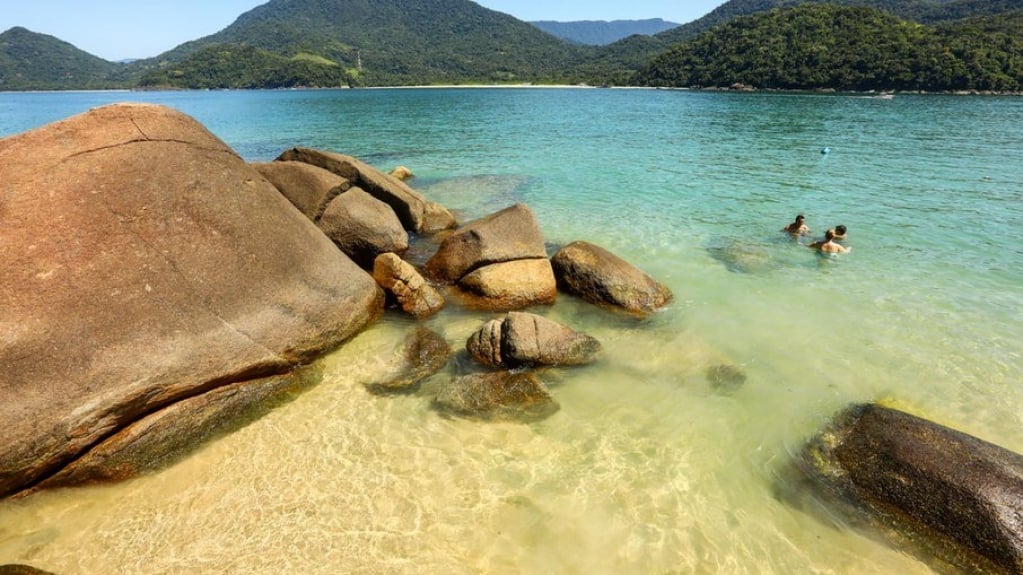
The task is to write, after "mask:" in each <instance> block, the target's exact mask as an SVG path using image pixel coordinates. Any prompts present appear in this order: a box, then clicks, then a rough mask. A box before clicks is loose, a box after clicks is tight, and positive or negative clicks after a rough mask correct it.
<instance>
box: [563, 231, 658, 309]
mask: <svg viewBox="0 0 1023 575" xmlns="http://www.w3.org/2000/svg"><path fill="white" fill-rule="evenodd" d="M551 264H552V265H553V266H554V276H555V277H556V278H557V279H558V287H560V288H562V289H564V290H565V291H567V292H569V293H572V294H575V295H577V296H579V297H581V298H583V299H584V300H586V301H588V302H590V303H595V304H598V305H603V306H609V307H612V308H618V309H622V310H625V311H627V312H629V313H632V314H635V315H639V316H645V315H647V314H649V313H651V312H653V311H655V310H657V309H659V308H661V307H664V306H665V305H667V304H668V303H669V302H671V300H672V293H671V290H669V289H668V288H667V287H666V286H664V285H663V284H661V283H660V282H658V281H657V280H655V279H653V278H651V277H650V276H648V275H647V274H646V273H644V272H643V271H642V270H640V269H639V268H637V267H635V266H633V265H632V264H630V263H629V262H627V261H625V260H623V259H622V258H620V257H618V256H616V255H614V254H613V253H611V252H609V251H607V250H605V249H604V248H602V247H600V246H595V245H593V244H591V243H589V242H573V243H571V244H568V245H567V246H565V247H563V248H561V249H560V250H559V251H558V253H556V254H554V257H553V258H551Z"/></svg>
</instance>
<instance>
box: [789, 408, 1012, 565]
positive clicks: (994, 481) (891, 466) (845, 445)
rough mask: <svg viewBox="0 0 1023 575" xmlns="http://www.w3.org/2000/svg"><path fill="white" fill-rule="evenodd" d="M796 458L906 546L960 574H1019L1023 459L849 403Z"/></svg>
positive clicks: (896, 415) (928, 423)
mask: <svg viewBox="0 0 1023 575" xmlns="http://www.w3.org/2000/svg"><path fill="white" fill-rule="evenodd" d="M800 464H801V467H802V469H803V470H804V472H806V473H807V474H808V475H809V476H810V477H811V478H813V480H814V481H815V482H816V484H817V485H818V486H819V487H823V488H824V490H825V493H829V494H838V495H839V496H840V497H841V498H842V499H843V500H844V501H849V502H852V503H854V504H855V505H857V506H859V507H860V508H861V509H864V510H865V511H866V512H867V513H869V514H870V516H871V517H873V518H874V524H875V525H877V526H879V527H880V528H881V529H882V530H884V529H887V528H893V529H894V532H893V533H894V537H895V538H896V540H900V541H905V542H908V544H909V545H911V546H912V547H914V548H913V549H911V551H914V552H916V553H919V554H921V555H928V556H932V557H934V558H937V559H940V560H941V561H945V562H947V563H948V564H951V565H952V566H954V567H956V568H958V569H963V570H965V571H968V572H985V573H987V572H998V573H1023V456H1020V455H1019V454H1016V453H1013V452H1011V451H1008V450H1006V449H1003V448H1001V447H999V446H997V445H993V444H991V443H988V442H986V441H983V440H981V439H978V438H976V437H973V436H970V435H967V434H965V433H962V432H960V431H956V430H953V429H949V428H948V427H944V426H941V425H939V424H937V423H934V422H931V421H927V420H924V419H921V418H918V417H915V416H913V415H909V414H907V413H904V412H901V411H897V410H894V409H889V408H885V407H881V406H879V405H874V404H868V405H856V406H853V407H851V408H849V409H847V410H845V411H843V412H842V413H840V414H839V415H838V416H837V417H836V418H835V421H834V422H833V424H832V425H831V426H830V427H829V428H828V429H826V430H824V431H823V432H822V433H820V434H819V435H818V436H817V437H816V438H814V439H813V440H812V441H811V442H810V443H809V444H808V445H807V447H806V449H805V450H804V452H803V454H802V458H801V460H800Z"/></svg>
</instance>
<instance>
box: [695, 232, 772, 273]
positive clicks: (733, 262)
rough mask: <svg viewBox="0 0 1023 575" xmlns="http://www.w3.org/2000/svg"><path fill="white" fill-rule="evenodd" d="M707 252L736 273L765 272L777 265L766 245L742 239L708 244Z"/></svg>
mask: <svg viewBox="0 0 1023 575" xmlns="http://www.w3.org/2000/svg"><path fill="white" fill-rule="evenodd" d="M707 253H708V254H710V256H711V257H713V258H714V259H716V260H718V261H719V262H721V263H722V264H724V266H725V267H726V268H728V270H729V271H733V272H738V273H747V274H758V273H765V272H769V271H771V270H773V269H775V268H777V267H778V264H777V262H775V261H774V259H773V258H772V257H771V252H770V251H769V250H768V249H767V248H766V247H764V246H759V245H756V244H751V243H750V242H749V241H744V240H729V241H726V242H724V243H721V244H720V245H716V246H710V247H708V248H707Z"/></svg>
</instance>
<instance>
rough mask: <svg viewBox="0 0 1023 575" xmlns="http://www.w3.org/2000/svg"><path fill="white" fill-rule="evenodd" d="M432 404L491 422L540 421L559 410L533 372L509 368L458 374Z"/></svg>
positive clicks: (451, 413) (455, 413)
mask: <svg viewBox="0 0 1023 575" xmlns="http://www.w3.org/2000/svg"><path fill="white" fill-rule="evenodd" d="M434 405H435V407H436V408H437V410H438V411H440V412H441V413H445V414H448V415H456V416H460V417H468V418H472V419H484V420H490V421H523V422H531V421H539V420H541V419H545V418H547V417H549V416H551V415H552V414H554V413H556V412H557V411H558V409H559V406H558V403H557V402H556V401H554V398H553V397H551V394H550V392H549V391H548V390H547V386H545V385H544V384H543V382H541V381H540V379H539V378H537V376H536V374H534V373H532V372H510V371H499V372H493V373H477V374H472V375H465V376H462V377H457V378H455V379H453V380H451V383H449V384H448V385H447V386H445V387H444V389H443V390H441V392H440V393H439V394H438V395H437V398H436V399H435V400H434Z"/></svg>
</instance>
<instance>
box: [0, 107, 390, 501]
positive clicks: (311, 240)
mask: <svg viewBox="0 0 1023 575" xmlns="http://www.w3.org/2000/svg"><path fill="white" fill-rule="evenodd" d="M0 166H3V168H2V170H3V182H2V186H3V192H2V197H3V199H2V200H0V203H2V204H3V207H2V208H0V210H2V212H3V217H2V220H3V221H2V228H3V231H2V232H0V233H2V236H3V239H2V241H0V261H2V262H4V273H3V274H0V309H2V310H3V311H2V314H0V315H2V317H0V374H2V375H0V422H2V427H3V433H0V496H5V495H8V494H11V493H13V492H16V491H21V490H23V489H25V488H27V487H29V486H31V485H33V484H35V483H37V482H38V481H40V480H42V479H43V478H45V477H48V476H51V475H53V474H55V473H57V472H58V471H60V469H61V468H63V467H64V466H66V465H67V464H69V463H70V462H72V461H74V460H75V459H77V458H78V457H79V456H81V455H82V454H84V453H86V452H89V451H90V450H94V449H96V448H97V446H99V444H101V443H102V442H103V441H104V440H106V439H107V438H109V437H111V436H113V435H115V434H116V433H118V432H119V431H121V430H124V429H125V428H126V427H128V426H129V425H131V424H132V423H134V422H136V421H138V420H140V419H142V418H144V417H148V416H152V415H154V414H156V413H157V412H159V411H160V410H162V409H164V408H167V407H169V406H171V405H173V404H174V403H176V402H178V401H182V400H185V399H188V398H191V397H195V396H199V395H202V394H204V393H207V392H209V391H212V390H214V389H216V388H218V387H221V386H226V385H229V384H234V383H240V382H246V381H255V380H260V379H262V378H265V377H268V376H272V375H275V374H281V373H287V372H289V371H291V370H293V369H294V368H295V367H296V366H298V365H300V364H304V363H308V362H309V361H311V360H313V359H315V358H316V357H318V356H319V355H321V354H323V353H325V352H326V351H329V350H331V349H333V348H335V347H337V346H338V345H340V344H341V343H343V342H344V341H346V340H347V339H348V338H350V337H352V336H353V335H355V334H356V333H358V332H359V331H360V330H362V329H363V328H364V327H365V326H366V325H368V324H369V323H370V322H372V321H374V320H375V319H376V318H377V317H378V316H379V315H380V313H381V312H382V310H383V303H384V298H383V292H382V291H381V290H380V288H379V287H378V286H377V285H376V282H374V281H373V279H372V278H371V277H370V276H369V274H367V273H366V272H364V271H363V270H361V269H359V267H358V266H356V265H355V264H354V263H353V262H352V261H351V260H350V259H349V258H348V257H347V256H345V255H344V254H342V253H341V252H340V251H338V249H337V247H336V246H335V245H334V244H333V243H332V242H331V241H330V239H329V238H327V237H326V236H325V235H324V234H323V233H322V232H321V231H320V230H319V229H317V228H316V226H315V225H314V224H313V223H312V222H311V221H310V220H309V219H308V218H306V217H305V216H304V215H302V213H300V212H299V211H298V210H296V209H295V208H294V207H293V206H292V205H291V203H290V202H289V201H288V200H287V199H286V198H284V196H282V195H281V193H280V192H279V191H278V190H277V189H276V188H274V186H273V185H271V184H270V183H269V182H267V181H266V179H264V178H263V177H262V176H261V175H260V174H259V173H258V172H256V171H255V170H254V169H253V168H252V167H251V166H249V165H247V164H246V163H245V162H244V161H243V160H242V158H240V157H238V155H237V154H235V153H234V152H233V151H232V150H231V149H230V148H228V147H227V146H226V145H225V144H224V143H223V142H221V141H220V140H219V139H217V138H216V137H215V136H214V135H213V134H211V133H210V132H209V131H208V130H206V129H205V128H204V127H203V126H202V125H200V124H199V123H198V122H196V121H195V120H193V119H191V118H189V117H188V116H185V115H184V114H181V113H180V112H176V111H174V110H172V109H170V108H167V107H163V106H153V105H138V104H119V105H113V106H105V107H101V108H96V109H93V110H91V111H89V112H87V113H85V114H81V115H79V116H75V117H73V118H69V119H67V120H63V121H61V122H58V123H55V124H50V125H47V126H43V127H41V128H38V129H36V130H32V131H30V132H26V133H24V134H19V135H16V136H11V137H8V138H4V139H2V140H0Z"/></svg>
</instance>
